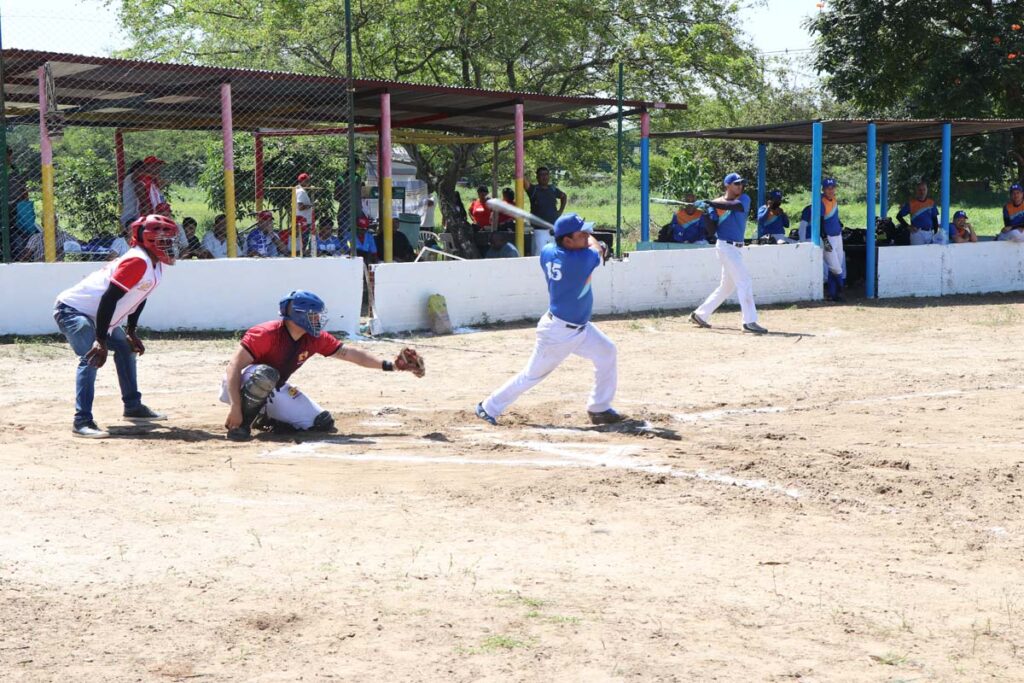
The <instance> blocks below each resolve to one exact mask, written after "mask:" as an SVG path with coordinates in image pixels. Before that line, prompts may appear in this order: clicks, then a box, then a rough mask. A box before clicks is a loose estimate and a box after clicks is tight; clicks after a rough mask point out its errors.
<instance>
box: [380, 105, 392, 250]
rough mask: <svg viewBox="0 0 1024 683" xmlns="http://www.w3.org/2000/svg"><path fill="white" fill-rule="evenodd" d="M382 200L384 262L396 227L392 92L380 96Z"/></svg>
mask: <svg viewBox="0 0 1024 683" xmlns="http://www.w3.org/2000/svg"><path fill="white" fill-rule="evenodd" d="M380 202H381V222H382V223H383V224H384V225H383V227H384V262H385V263H391V261H392V259H393V255H394V244H395V242H394V240H395V235H394V227H393V224H392V221H391V93H389V92H384V93H381V96H380Z"/></svg>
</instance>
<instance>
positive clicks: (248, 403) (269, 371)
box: [242, 365, 281, 429]
mask: <svg viewBox="0 0 1024 683" xmlns="http://www.w3.org/2000/svg"><path fill="white" fill-rule="evenodd" d="M280 378H281V375H280V374H278V372H277V370H275V369H274V368H272V367H270V366H269V365H257V366H256V367H255V368H253V371H252V372H251V373H250V374H249V378H248V379H247V380H245V383H244V384H242V427H243V428H244V429H248V428H249V427H251V426H252V423H253V421H254V420H255V419H256V416H257V415H259V414H260V411H261V410H263V406H265V405H267V401H269V400H270V395H271V394H272V393H274V389H275V388H276V387H277V381H278V380H279V379H280Z"/></svg>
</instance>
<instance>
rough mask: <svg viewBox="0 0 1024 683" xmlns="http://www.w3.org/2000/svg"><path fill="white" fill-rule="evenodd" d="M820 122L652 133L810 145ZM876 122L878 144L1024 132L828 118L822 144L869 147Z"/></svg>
mask: <svg viewBox="0 0 1024 683" xmlns="http://www.w3.org/2000/svg"><path fill="white" fill-rule="evenodd" d="M815 123H817V121H813V120H811V121H791V122H788V123H778V124H768V125H763V126H744V127H740V128H711V129H708V130H685V131H675V132H667V133H651V137H652V138H704V139H712V140H753V141H754V142H776V143H793V144H801V145H809V144H811V136H812V132H811V128H812V126H813V124H815ZM869 123H874V124H875V127H876V130H877V136H878V137H877V140H878V143H879V144H884V143H893V142H909V141H911V140H933V139H934V140H937V139H941V138H942V126H943V124H945V123H950V124H952V126H953V137H966V136H968V135H986V134H988V133H999V132H1003V131H1014V130H1022V129H1024V119H829V120H822V121H821V124H822V142H823V143H824V144H826V145H848V144H861V145H863V144H866V143H867V126H868V124H869Z"/></svg>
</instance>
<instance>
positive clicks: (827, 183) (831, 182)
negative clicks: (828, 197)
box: [821, 178, 839, 188]
mask: <svg viewBox="0 0 1024 683" xmlns="http://www.w3.org/2000/svg"><path fill="white" fill-rule="evenodd" d="M838 184H839V183H837V182H836V179H835V178H825V179H824V180H822V181H821V187H822V188H826V187H835V186H836V185H838Z"/></svg>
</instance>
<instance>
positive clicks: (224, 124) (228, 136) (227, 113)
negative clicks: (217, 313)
mask: <svg viewBox="0 0 1024 683" xmlns="http://www.w3.org/2000/svg"><path fill="white" fill-rule="evenodd" d="M220 128H221V134H222V135H223V137H224V217H225V219H226V220H225V223H227V228H228V237H227V239H228V258H236V257H237V256H238V226H237V225H236V223H235V142H234V130H233V123H232V120H231V84H230V83H221V86H220Z"/></svg>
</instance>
